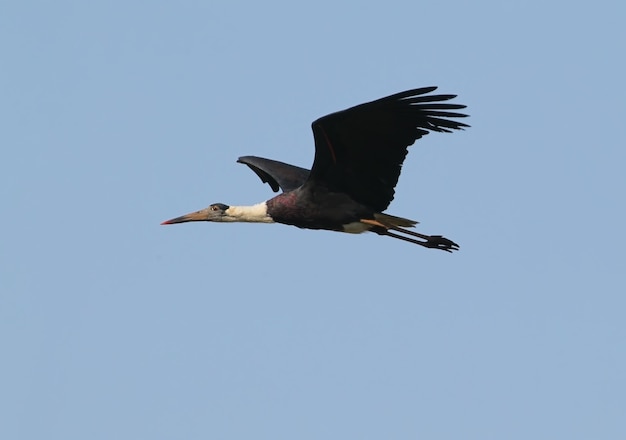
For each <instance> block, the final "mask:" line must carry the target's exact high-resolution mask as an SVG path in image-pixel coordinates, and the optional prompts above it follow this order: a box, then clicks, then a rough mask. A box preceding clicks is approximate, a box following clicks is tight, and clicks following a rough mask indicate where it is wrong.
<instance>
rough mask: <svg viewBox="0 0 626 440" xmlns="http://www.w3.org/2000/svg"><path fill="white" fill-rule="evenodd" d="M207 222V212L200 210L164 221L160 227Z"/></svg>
mask: <svg viewBox="0 0 626 440" xmlns="http://www.w3.org/2000/svg"><path fill="white" fill-rule="evenodd" d="M207 220H209V216H208V210H207V209H201V210H200V211H196V212H192V213H189V214H185V215H181V216H180V217H176V218H173V219H171V220H166V221H164V222H163V223H161V224H162V225H173V224H174V223H185V222H202V221H207Z"/></svg>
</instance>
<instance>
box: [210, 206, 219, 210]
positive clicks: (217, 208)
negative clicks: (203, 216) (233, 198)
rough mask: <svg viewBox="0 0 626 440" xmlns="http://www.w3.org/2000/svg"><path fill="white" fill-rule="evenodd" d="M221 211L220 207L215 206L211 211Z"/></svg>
mask: <svg viewBox="0 0 626 440" xmlns="http://www.w3.org/2000/svg"><path fill="white" fill-rule="evenodd" d="M219 209H220V208H219V206H215V205H213V206H211V211H219Z"/></svg>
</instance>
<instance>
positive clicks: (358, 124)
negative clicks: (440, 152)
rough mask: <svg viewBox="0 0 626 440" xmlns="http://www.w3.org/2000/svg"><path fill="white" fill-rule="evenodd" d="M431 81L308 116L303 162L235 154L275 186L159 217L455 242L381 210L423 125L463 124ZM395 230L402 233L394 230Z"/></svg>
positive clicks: (428, 243)
mask: <svg viewBox="0 0 626 440" xmlns="http://www.w3.org/2000/svg"><path fill="white" fill-rule="evenodd" d="M436 89H437V87H423V88H419V89H412V90H407V91H404V92H401V93H397V94H394V95H390V96H387V97H385V98H381V99H378V100H376V101H372V102H368V103H365V104H361V105H357V106H355V107H351V108H349V109H347V110H343V111H339V112H336V113H332V114H329V115H327V116H324V117H322V118H319V119H318V120H316V121H315V122H313V124H312V128H313V136H314V138H315V159H314V160H313V166H312V167H311V170H307V169H305V168H300V167H297V166H294V165H289V164H286V163H283V162H278V161H275V160H270V159H264V158H261V157H255V156H243V157H240V158H239V159H238V160H237V162H239V163H243V164H245V165H247V166H248V167H250V169H252V171H254V172H255V173H256V174H257V175H258V176H259V178H260V179H261V181H262V182H264V183H268V184H269V185H270V186H271V188H272V190H273V191H274V192H278V191H279V190H280V189H282V191H283V192H282V193H281V194H279V195H277V196H275V197H274V198H271V199H269V200H267V201H264V202H261V203H259V204H256V205H253V206H229V205H225V204H223V203H214V204H212V205H210V206H209V207H208V208H205V209H201V210H200V211H196V212H192V213H190V214H186V215H183V216H180V217H176V218H173V219H171V220H167V221H164V222H163V223H161V224H162V225H169V224H174V223H184V222H193V221H208V222H260V223H274V222H276V223H283V224H287V225H293V226H297V227H299V228H306V229H326V230H332V231H340V232H348V233H357V234H358V233H361V232H366V231H370V232H374V233H376V234H379V235H386V236H388V237H393V238H397V239H400V240H404V241H408V242H410V243H414V244H417V245H420V246H424V247H427V248H432V249H440V250H443V251H446V252H451V251H454V250H458V249H459V246H458V245H457V244H456V243H455V242H453V241H452V240H449V239H447V238H445V237H442V236H441V235H425V234H420V233H418V232H415V231H412V230H409V229H406V228H410V227H413V226H415V225H416V224H417V223H418V222H416V221H414V220H409V219H407V218H403V217H396V216H393V215H390V214H387V213H384V212H383V211H385V210H386V209H387V207H388V206H389V204H390V203H391V201H392V200H393V196H394V193H395V191H394V188H395V186H396V184H397V183H398V178H399V177H400V169H401V167H402V163H403V162H404V159H405V158H406V155H407V151H408V150H407V148H408V147H409V146H410V145H412V144H413V143H414V142H415V141H416V140H417V139H420V138H421V137H422V136H424V135H426V134H428V133H429V132H431V131H436V132H444V133H451V132H452V130H462V129H463V128H464V127H469V125H467V124H464V123H462V122H460V121H457V120H454V119H448V118H464V117H466V116H467V115H465V114H463V113H458V112H455V111H454V110H459V109H463V108H465V106H464V105H461V104H453V103H449V102H443V101H449V100H450V99H453V98H455V97H456V95H433V94H430V93H431V92H433V91H435V90H436ZM401 234H402V235H401Z"/></svg>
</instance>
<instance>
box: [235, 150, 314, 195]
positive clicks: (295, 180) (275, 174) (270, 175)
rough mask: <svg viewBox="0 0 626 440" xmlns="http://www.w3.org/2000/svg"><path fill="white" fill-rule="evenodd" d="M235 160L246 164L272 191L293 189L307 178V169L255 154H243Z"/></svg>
mask: <svg viewBox="0 0 626 440" xmlns="http://www.w3.org/2000/svg"><path fill="white" fill-rule="evenodd" d="M237 162H239V163H243V164H246V165H248V166H249V167H250V169H251V170H252V171H254V172H255V173H256V175H257V176H259V177H260V178H261V181H263V183H268V184H269V185H270V186H271V187H272V190H273V191H274V192H278V189H279V188H282V190H283V192H289V191H293V190H294V189H296V188H298V187H300V186H302V184H303V183H304V182H305V181H306V180H307V179H308V178H309V170H307V169H306V168H300V167H297V166H294V165H289V164H288V163H284V162H279V161H277V160H271V159H264V158H262V157H255V156H243V157H240V158H239V159H237Z"/></svg>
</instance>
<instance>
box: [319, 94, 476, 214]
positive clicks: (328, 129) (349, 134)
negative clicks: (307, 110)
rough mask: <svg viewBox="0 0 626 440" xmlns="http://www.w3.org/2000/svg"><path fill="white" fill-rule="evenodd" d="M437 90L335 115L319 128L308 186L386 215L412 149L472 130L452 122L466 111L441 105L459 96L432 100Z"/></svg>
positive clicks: (452, 106) (408, 95)
mask: <svg viewBox="0 0 626 440" xmlns="http://www.w3.org/2000/svg"><path fill="white" fill-rule="evenodd" d="M436 89H437V87H424V88H421V89H413V90H407V91H406V92H402V93H397V94H395V95H391V96H387V97H386V98H382V99H378V100H376V101H372V102H368V103H366V104H361V105H358V106H356V107H352V108H349V109H347V110H344V111H340V112H337V113H332V114H330V115H327V116H324V117H322V118H320V119H318V120H317V121H315V122H313V125H312V128H313V135H314V136H315V160H314V162H313V167H312V169H311V176H310V179H309V181H308V182H307V184H311V185H324V186H326V187H327V188H329V189H331V190H334V191H339V192H345V193H347V194H349V195H350V196H351V197H352V198H353V199H354V200H356V201H358V202H359V203H362V204H364V205H367V206H369V207H370V208H372V209H374V210H376V211H379V212H382V211H384V210H385V209H386V208H387V206H389V203H390V202H391V201H392V200H393V195H394V187H395V186H396V184H397V183H398V178H399V177H400V168H401V167H402V162H403V161H404V158H405V157H406V154H407V147H409V146H410V145H412V144H413V143H414V142H415V140H417V139H419V138H421V137H422V136H424V135H426V134H428V133H429V132H430V131H439V132H446V133H450V132H452V130H459V129H462V128H463V127H468V125H466V124H463V123H462V122H458V121H454V120H450V119H446V118H462V117H466V116H467V115H465V114H462V113H456V112H452V111H451V110H458V109H462V108H465V106H464V105H460V104H449V103H441V102H440V101H448V100H449V99H452V98H454V97H456V95H427V96H423V95H426V94H427V93H430V92H432V91H434V90H436Z"/></svg>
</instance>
